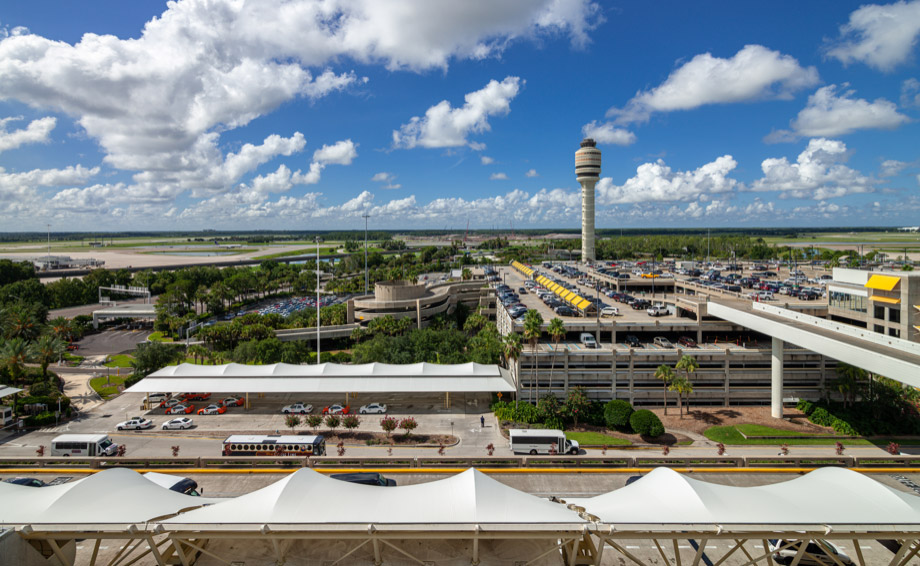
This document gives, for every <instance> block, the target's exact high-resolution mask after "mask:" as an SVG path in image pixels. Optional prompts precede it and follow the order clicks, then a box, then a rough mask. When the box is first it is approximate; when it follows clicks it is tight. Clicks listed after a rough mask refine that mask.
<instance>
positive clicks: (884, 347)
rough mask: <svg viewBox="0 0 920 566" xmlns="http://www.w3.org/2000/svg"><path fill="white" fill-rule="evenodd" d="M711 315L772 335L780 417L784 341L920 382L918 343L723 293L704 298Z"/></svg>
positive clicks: (775, 404)
mask: <svg viewBox="0 0 920 566" xmlns="http://www.w3.org/2000/svg"><path fill="white" fill-rule="evenodd" d="M707 310H708V312H709V314H710V315H712V316H716V317H718V318H721V319H723V320H727V321H729V322H732V323H734V324H738V325H741V326H744V327H746V328H750V329H751V330H754V331H757V332H760V333H762V334H766V335H768V336H771V337H772V338H773V344H772V349H773V355H772V358H773V361H772V364H773V365H772V370H773V372H772V403H771V405H772V409H773V411H772V412H773V416H774V417H777V418H781V417H782V399H783V393H782V391H783V382H782V378H783V344H784V343H785V342H791V343H792V344H795V345H796V346H799V347H802V348H805V349H808V350H811V351H813V352H817V353H819V354H822V355H825V356H828V357H830V358H833V359H835V360H838V361H841V362H845V363H848V364H850V365H853V366H857V367H860V368H863V369H865V370H866V371H870V372H872V373H875V374H879V375H884V376H885V377H889V378H891V379H895V380H897V381H900V382H902V383H904V384H906V385H910V386H911V387H920V344H918V343H916V342H910V341H908V340H902V339H899V338H894V337H890V336H885V335H882V334H878V333H875V332H871V331H869V330H865V329H861V328H856V327H853V326H850V325H846V324H840V323H837V322H833V321H829V320H826V319H823V318H818V317H815V316H810V315H806V314H802V313H798V312H794V311H790V310H787V309H783V308H779V307H774V306H771V305H767V304H764V303H751V302H747V301H735V300H727V299H722V300H718V301H713V300H710V301H709V303H708V304H707Z"/></svg>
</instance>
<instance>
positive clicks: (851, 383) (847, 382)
mask: <svg viewBox="0 0 920 566" xmlns="http://www.w3.org/2000/svg"><path fill="white" fill-rule="evenodd" d="M865 377H866V370H864V369H862V368H860V367H856V366H851V365H850V364H847V363H843V362H840V363H838V364H837V380H836V381H835V385H836V386H837V391H839V392H840V393H841V394H843V406H844V407H846V406H847V401H848V400H851V399H852V396H853V393H854V392H855V391H856V388H857V387H858V385H859V382H860V381H862V380H863V379H864V378H865Z"/></svg>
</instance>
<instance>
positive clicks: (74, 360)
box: [64, 352, 84, 366]
mask: <svg viewBox="0 0 920 566" xmlns="http://www.w3.org/2000/svg"><path fill="white" fill-rule="evenodd" d="M83 360H84V358H83V356H75V355H73V354H71V353H66V352H65V353H64V361H65V362H67V364H68V365H71V366H78V365H80V364H82V363H83Z"/></svg>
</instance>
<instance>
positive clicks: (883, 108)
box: [766, 84, 910, 141]
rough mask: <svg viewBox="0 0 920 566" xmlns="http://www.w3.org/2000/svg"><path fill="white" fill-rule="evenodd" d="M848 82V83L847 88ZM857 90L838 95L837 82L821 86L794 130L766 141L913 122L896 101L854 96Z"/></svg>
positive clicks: (781, 131)
mask: <svg viewBox="0 0 920 566" xmlns="http://www.w3.org/2000/svg"><path fill="white" fill-rule="evenodd" d="M847 86H848V85H846V84H844V85H843V87H844V88H846V87H847ZM853 94H855V91H853V90H847V91H845V92H842V93H841V94H840V95H839V96H838V95H837V85H828V86H825V87H821V88H819V89H818V90H817V92H815V93H814V94H812V95H811V96H809V97H808V104H807V105H806V106H805V108H803V109H802V111H801V112H799V115H798V116H797V117H796V118H795V120H793V121H792V122H791V123H790V125H791V126H792V131H786V130H780V131H777V132H772V133H771V134H769V135H768V136H767V138H766V141H790V140H792V139H795V138H796V137H797V136H804V137H828V136H842V135H845V134H849V133H851V132H854V131H856V130H868V129H893V128H897V127H898V126H900V125H901V124H904V123H906V122H909V121H910V118H908V117H907V116H905V115H904V114H901V113H900V112H898V107H897V105H895V103H894V102H891V101H888V100H885V99H884V98H878V99H876V100H874V101H872V102H869V101H868V100H866V99H863V98H854V97H853Z"/></svg>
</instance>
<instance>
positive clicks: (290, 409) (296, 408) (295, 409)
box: [281, 403, 313, 415]
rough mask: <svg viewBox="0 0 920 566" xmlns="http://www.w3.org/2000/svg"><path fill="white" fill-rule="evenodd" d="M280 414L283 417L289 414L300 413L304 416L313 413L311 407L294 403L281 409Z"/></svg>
mask: <svg viewBox="0 0 920 566" xmlns="http://www.w3.org/2000/svg"><path fill="white" fill-rule="evenodd" d="M281 412H282V413H284V414H285V415H289V414H291V413H300V414H301V415H306V414H309V413H312V412H313V405H307V404H304V403H294V404H293V405H288V406H287V407H284V408H283V409H281Z"/></svg>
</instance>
